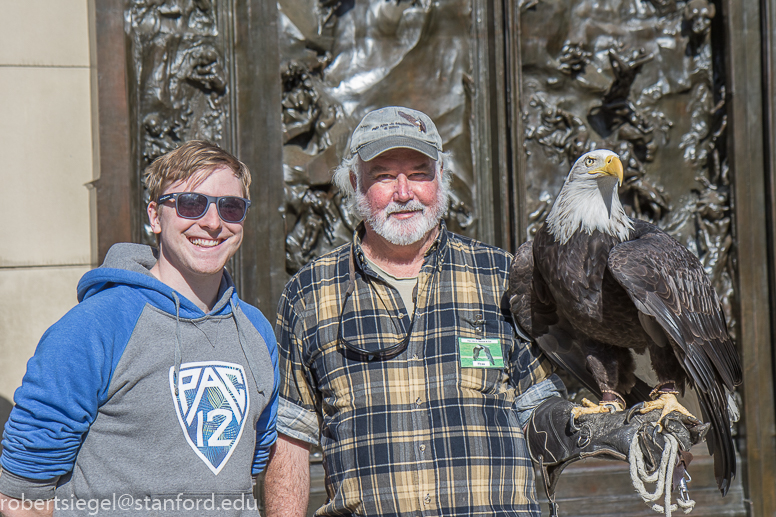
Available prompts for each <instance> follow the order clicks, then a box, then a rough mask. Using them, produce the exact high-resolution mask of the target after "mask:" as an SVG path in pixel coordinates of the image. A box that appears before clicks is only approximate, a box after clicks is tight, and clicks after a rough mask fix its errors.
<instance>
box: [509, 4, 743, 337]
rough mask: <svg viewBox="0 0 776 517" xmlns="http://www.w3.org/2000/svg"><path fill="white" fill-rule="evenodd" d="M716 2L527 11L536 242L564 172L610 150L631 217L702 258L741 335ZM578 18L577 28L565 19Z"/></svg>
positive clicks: (526, 117) (527, 108)
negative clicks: (715, 48)
mask: <svg viewBox="0 0 776 517" xmlns="http://www.w3.org/2000/svg"><path fill="white" fill-rule="evenodd" d="M715 15H716V8H715V6H714V4H712V3H710V2H709V1H708V0H687V1H684V0H603V1H592V0H574V1H571V2H568V1H566V2H562V1H559V0H549V1H544V2H539V3H534V4H532V5H530V6H525V8H524V9H521V20H520V23H521V27H522V31H521V48H522V49H523V50H522V55H521V64H522V85H523V86H522V91H521V99H522V108H521V109H522V117H523V123H524V128H525V133H524V143H525V152H526V154H527V167H526V184H527V185H528V192H527V203H528V207H527V209H526V210H527V212H528V213H529V228H528V234H529V238H530V237H531V236H532V235H533V233H534V232H535V230H536V228H538V226H539V225H541V224H542V222H543V221H544V218H545V217H546V215H547V213H548V211H549V208H550V206H551V205H552V201H553V200H554V198H555V195H556V194H557V192H558V191H559V190H560V187H561V185H562V183H563V181H564V179H565V172H567V171H568V169H569V167H570V166H571V164H572V163H573V162H574V161H575V160H576V158H577V157H579V156H580V155H581V154H582V153H584V152H585V151H588V150H591V149H594V148H609V149H612V150H614V151H616V152H617V153H618V154H619V155H620V157H621V159H622V162H623V165H624V167H625V171H624V172H625V179H624V182H623V185H622V187H621V189H620V193H621V198H622V199H623V201H624V203H625V204H626V210H628V211H629V213H630V214H631V215H632V216H634V217H638V218H641V219H645V220H648V221H651V222H653V223H655V224H657V225H658V226H660V227H662V228H664V229H666V230H667V231H669V233H671V234H672V235H673V236H674V237H675V238H676V239H678V240H679V241H681V242H682V243H683V244H685V245H686V246H687V247H688V248H689V249H691V250H692V251H693V252H694V253H696V255H698V256H699V258H700V259H701V261H702V263H703V265H704V267H705V268H706V270H707V272H708V273H709V274H710V275H711V276H712V279H713V281H714V284H715V288H716V289H717V292H718V293H720V295H721V297H722V298H723V300H722V302H723V306H724V308H725V312H726V315H727V317H728V324H729V326H730V328H731V334H732V335H735V321H734V320H733V318H732V315H733V314H734V311H733V310H732V309H733V305H734V300H735V289H734V283H733V280H732V279H733V278H734V275H733V272H734V262H735V249H734V246H733V237H732V234H731V217H732V207H731V205H730V183H731V181H730V177H729V171H728V166H727V156H726V146H725V145H724V141H725V131H726V119H725V105H724V101H723V99H724V85H723V81H722V79H723V77H724V76H723V71H722V70H719V69H715V68H714V66H715V63H716V62H715V61H714V60H713V59H712V47H711V44H710V43H711V31H712V26H713V21H714V17H715ZM564 19H573V20H576V21H575V22H574V23H573V24H564V23H558V22H557V20H564Z"/></svg>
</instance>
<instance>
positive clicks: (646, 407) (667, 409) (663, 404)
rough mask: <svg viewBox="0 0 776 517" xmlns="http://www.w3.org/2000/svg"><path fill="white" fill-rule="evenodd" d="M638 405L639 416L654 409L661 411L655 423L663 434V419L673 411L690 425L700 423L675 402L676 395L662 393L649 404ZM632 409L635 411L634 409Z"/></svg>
mask: <svg viewBox="0 0 776 517" xmlns="http://www.w3.org/2000/svg"><path fill="white" fill-rule="evenodd" d="M639 405H640V406H641V407H640V408H639V409H638V412H639V413H641V414H646V413H649V412H650V411H654V410H656V409H659V410H661V413H660V418H658V419H657V422H655V425H656V426H657V428H658V431H659V432H661V433H662V432H663V419H664V418H665V417H666V416H668V414H669V413H671V412H673V411H676V412H677V413H679V414H681V415H684V416H686V417H687V418H688V419H689V420H690V422H692V423H697V424H700V423H701V421H700V420H698V418H697V417H696V416H695V415H693V414H692V413H690V412H689V411H688V410H687V409H686V408H685V407H684V406H682V405H681V404H680V403H679V401H678V400H676V395H674V394H673V393H663V394H661V395H660V396H659V397H658V398H657V399H655V400H651V401H649V402H642V403H641V404H639ZM633 409H636V407H634V408H633Z"/></svg>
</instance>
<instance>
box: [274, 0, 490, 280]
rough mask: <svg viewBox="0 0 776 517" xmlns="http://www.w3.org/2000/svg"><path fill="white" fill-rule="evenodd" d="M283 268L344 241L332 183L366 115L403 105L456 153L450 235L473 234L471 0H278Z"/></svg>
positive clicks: (346, 234) (348, 226)
mask: <svg viewBox="0 0 776 517" xmlns="http://www.w3.org/2000/svg"><path fill="white" fill-rule="evenodd" d="M278 5H279V9H280V13H279V26H280V55H281V59H282V63H281V70H280V74H281V77H282V81H283V99H282V109H283V137H284V138H283V140H284V148H283V151H284V153H283V157H284V159H283V161H284V178H285V182H286V208H285V214H284V215H285V219H286V234H287V238H286V269H287V271H288V272H289V273H293V272H295V271H296V270H298V269H299V268H300V267H301V266H302V265H304V264H306V263H307V262H308V261H310V260H311V259H313V258H315V257H317V256H320V255H322V254H324V253H326V252H327V251H329V250H331V249H333V248H334V247H336V246H338V245H340V244H342V243H344V242H347V241H349V240H350V238H351V236H352V232H353V230H354V228H355V226H356V224H357V222H358V221H357V220H356V219H355V218H354V216H353V215H352V214H349V213H348V211H347V210H346V209H345V208H344V206H343V203H342V198H341V195H340V194H339V192H338V191H337V190H336V188H335V187H334V186H332V185H331V184H330V181H331V173H332V170H333V168H334V167H336V166H337V165H338V164H339V162H340V160H341V157H342V156H343V153H344V152H345V150H346V149H347V145H348V138H349V136H350V133H351V132H352V130H353V129H354V128H355V127H356V125H357V124H358V122H359V121H360V120H361V118H362V117H363V116H364V115H365V114H366V113H367V112H368V111H370V110H372V109H375V108H379V107H382V106H389V105H406V106H410V107H415V108H417V109H421V110H423V111H425V112H426V113H427V114H428V115H429V116H431V118H432V119H434V121H435V122H436V124H437V127H438V128H439V130H440V134H441V135H442V138H443V140H444V147H445V150H451V151H452V152H453V161H454V164H453V170H454V174H455V177H454V179H453V195H452V201H451V204H450V208H449V209H448V213H447V216H446V220H447V222H448V226H449V227H450V228H451V229H453V230H454V231H458V232H462V233H469V234H476V216H475V210H474V207H473V202H472V200H473V194H472V189H473V171H472V156H471V146H470V139H469V131H470V129H469V119H468V116H469V115H468V111H469V105H470V100H471V99H470V96H469V94H468V93H467V89H466V87H465V84H464V82H465V81H466V77H467V74H468V73H469V70H470V62H469V48H468V37H469V24H470V11H469V9H470V5H469V1H468V0H451V1H446V2H431V1H430V0H409V1H408V0H394V1H391V2H385V1H384V0H368V1H364V2H355V1H354V0H280V1H279V3H278Z"/></svg>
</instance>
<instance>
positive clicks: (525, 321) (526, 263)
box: [507, 241, 649, 405]
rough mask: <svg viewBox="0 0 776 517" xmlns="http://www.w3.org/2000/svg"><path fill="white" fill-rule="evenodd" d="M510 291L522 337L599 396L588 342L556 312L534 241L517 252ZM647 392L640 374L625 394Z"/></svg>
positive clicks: (640, 396)
mask: <svg viewBox="0 0 776 517" xmlns="http://www.w3.org/2000/svg"><path fill="white" fill-rule="evenodd" d="M507 295H508V297H509V303H510V308H511V311H512V315H513V316H514V319H515V323H516V325H517V326H518V331H519V333H520V334H521V335H522V337H523V338H525V339H527V340H533V341H535V342H536V344H537V345H539V348H540V349H541V350H542V352H543V353H544V355H545V356H547V357H548V358H549V359H550V361H552V362H553V363H554V364H555V365H556V366H557V367H559V368H562V369H563V370H565V371H566V372H568V374H569V375H571V376H572V377H574V378H576V379H577V380H578V381H579V382H580V383H581V384H582V385H583V386H585V387H586V388H587V389H589V390H590V391H591V392H592V393H595V394H596V396H598V397H599V398H600V397H601V390H600V388H599V386H598V383H597V382H596V381H595V378H594V377H593V375H592V374H591V373H590V371H589V370H588V369H587V366H586V364H587V359H586V357H585V353H584V350H586V348H587V346H586V343H585V342H584V341H581V340H579V339H578V338H577V337H576V336H574V333H573V330H572V329H571V325H568V324H567V323H566V322H565V321H564V320H563V319H562V318H561V317H560V316H559V315H558V313H557V312H556V308H555V300H554V299H553V297H552V294H551V293H550V290H549V288H548V287H547V284H546V283H545V281H544V279H543V278H542V276H541V274H540V273H539V271H538V270H536V269H535V268H534V255H533V242H531V241H528V242H526V243H524V244H523V245H522V246H520V248H518V250H517V253H515V259H514V262H513V263H512V269H511V271H510V275H509V291H508V292H507ZM648 393H649V387H648V386H647V384H646V383H645V382H643V381H642V380H641V379H639V378H638V377H637V378H636V386H634V388H633V389H632V390H631V392H630V393H629V394H626V395H625V400H626V404H628V405H632V404H635V403H636V402H640V401H643V400H646V399H647V396H648Z"/></svg>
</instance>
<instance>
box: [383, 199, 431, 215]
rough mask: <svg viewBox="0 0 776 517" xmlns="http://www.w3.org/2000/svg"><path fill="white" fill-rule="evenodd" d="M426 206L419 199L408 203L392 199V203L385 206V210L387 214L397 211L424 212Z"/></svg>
mask: <svg viewBox="0 0 776 517" xmlns="http://www.w3.org/2000/svg"><path fill="white" fill-rule="evenodd" d="M426 208H427V207H426V205H424V204H423V203H421V202H420V201H418V200H417V199H412V200H410V201H407V202H406V203H397V202H396V201H391V203H390V204H389V205H388V206H386V207H385V209H384V212H385V214H386V215H391V214H395V213H397V212H422V211H424V210H425V209H426Z"/></svg>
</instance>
